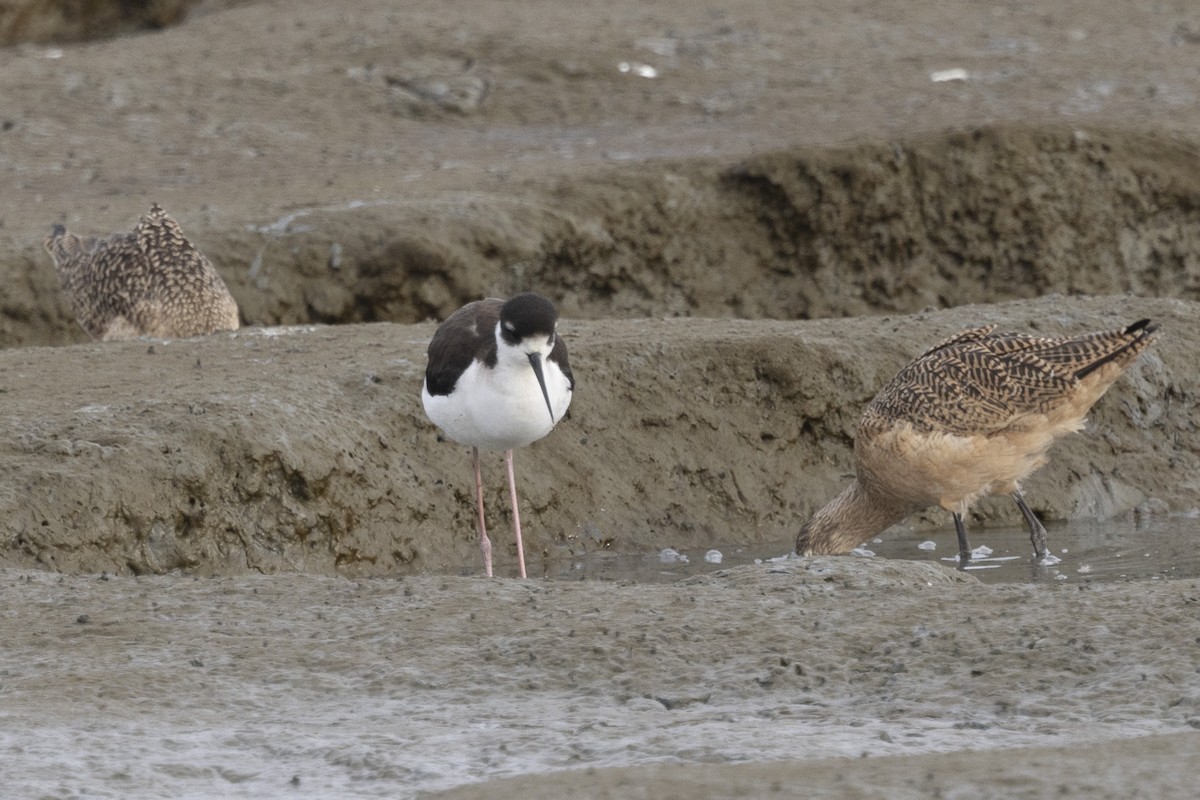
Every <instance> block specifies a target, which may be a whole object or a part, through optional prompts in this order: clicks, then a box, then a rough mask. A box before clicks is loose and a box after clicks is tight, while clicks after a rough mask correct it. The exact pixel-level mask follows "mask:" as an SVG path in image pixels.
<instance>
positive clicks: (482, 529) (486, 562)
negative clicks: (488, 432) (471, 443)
mask: <svg viewBox="0 0 1200 800" xmlns="http://www.w3.org/2000/svg"><path fill="white" fill-rule="evenodd" d="M471 467H472V469H474V470H475V511H476V513H477V515H478V516H477V517H476V518H475V522H476V525H477V526H478V528H479V549H480V550H482V551H483V571H484V572H485V573H487V576H488V577H489V578H490V577H492V541H491V539H489V538H488V535H487V524H486V523H484V521H483V472H482V471H481V470H480V468H479V448H478V447H472V448H471Z"/></svg>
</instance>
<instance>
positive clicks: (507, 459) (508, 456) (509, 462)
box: [504, 450, 525, 578]
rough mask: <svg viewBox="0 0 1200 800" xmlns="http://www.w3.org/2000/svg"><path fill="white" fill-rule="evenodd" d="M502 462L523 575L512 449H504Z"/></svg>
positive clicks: (522, 553) (515, 476) (523, 551)
mask: <svg viewBox="0 0 1200 800" xmlns="http://www.w3.org/2000/svg"><path fill="white" fill-rule="evenodd" d="M504 464H505V466H507V467H508V497H509V499H510V500H511V501H512V510H513V528H514V529H515V530H516V532H517V564H518V565H520V567H521V577H522V578H524V577H525V545H524V543H523V542H522V541H521V512H519V511H518V510H517V474H516V470H515V469H514V468H513V451H512V450H505V451H504Z"/></svg>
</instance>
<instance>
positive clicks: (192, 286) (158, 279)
mask: <svg viewBox="0 0 1200 800" xmlns="http://www.w3.org/2000/svg"><path fill="white" fill-rule="evenodd" d="M45 245H46V251H47V252H48V253H50V256H51V257H52V258H53V259H54V267H55V270H56V271H57V272H58V276H59V279H60V280H61V281H62V286H63V292H64V294H65V295H66V297H67V301H68V303H69V304H70V306H71V310H72V311H73V312H74V313H75V317H76V319H78V320H79V324H80V325H81V326H82V327H83V329H84V330H86V331H87V332H88V333H89V334H91V336H92V337H94V338H97V339H119V338H132V337H136V336H139V335H146V334H151V335H158V336H195V335H198V334H203V333H212V332H214V331H219V330H233V329H236V328H237V327H238V324H239V320H238V310H237V302H236V301H235V300H234V299H233V296H232V295H231V294H230V293H229V289H228V288H227V287H226V286H225V282H224V281H223V280H221V276H220V275H219V274H218V273H217V271H216V269H215V268H214V267H213V265H212V263H211V262H210V261H209V260H208V259H207V258H205V257H204V254H203V253H201V252H200V251H199V250H198V249H196V247H195V246H193V245H192V243H191V242H189V241H188V240H187V238H186V237H185V236H184V235H183V231H182V230H181V229H180V228H179V225H178V224H177V223H176V222H175V220H173V219H171V217H169V216H168V215H167V213H166V212H165V211H163V209H162V208H161V207H159V206H158V205H157V204H154V205H152V206H151V208H150V212H149V213H148V214H146V215H145V216H143V217H142V218H141V220H139V221H138V224H137V226H136V227H135V228H134V229H133V232H132V233H121V234H115V235H113V236H110V237H108V238H106V239H100V238H92V237H86V238H84V237H79V236H75V235H74V234H71V233H68V232H67V231H66V229H65V228H63V227H62V226H61V225H56V226H55V227H54V231H53V232H52V233H51V235H50V237H49V238H47V239H46V242H45Z"/></svg>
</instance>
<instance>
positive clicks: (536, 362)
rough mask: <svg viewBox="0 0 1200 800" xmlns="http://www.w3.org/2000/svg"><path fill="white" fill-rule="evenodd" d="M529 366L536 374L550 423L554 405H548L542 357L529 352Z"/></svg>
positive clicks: (548, 395) (552, 419)
mask: <svg viewBox="0 0 1200 800" xmlns="http://www.w3.org/2000/svg"><path fill="white" fill-rule="evenodd" d="M529 366H531V367H533V374H534V375H536V376H537V379H538V386H540V387H542V397H544V398H546V410H547V411H549V412H550V424H551V425H553V424H554V407H553V406H551V405H550V392H548V391H547V390H546V378H545V376H543V375H542V357H541V356H540V355H539V354H537V353H530V354H529Z"/></svg>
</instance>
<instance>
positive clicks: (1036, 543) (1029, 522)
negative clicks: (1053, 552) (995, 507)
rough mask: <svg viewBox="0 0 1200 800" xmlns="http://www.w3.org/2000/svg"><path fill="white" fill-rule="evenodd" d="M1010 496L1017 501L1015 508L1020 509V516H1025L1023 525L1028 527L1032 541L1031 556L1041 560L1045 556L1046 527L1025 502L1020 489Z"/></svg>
mask: <svg viewBox="0 0 1200 800" xmlns="http://www.w3.org/2000/svg"><path fill="white" fill-rule="evenodd" d="M1012 498H1013V500H1016V501H1017V508H1019V509H1021V516H1023V517H1024V518H1025V526H1026V527H1027V528H1029V541H1031V542H1033V557H1034V559H1036V560H1037V561H1041V560H1042V559H1043V558H1045V557H1046V528H1045V527H1044V526H1043V525H1042V521H1041V520H1039V519H1038V518H1037V517H1036V516H1035V515H1034V513H1033V509H1031V508H1030V507H1029V504H1028V503H1026V502H1025V498H1024V496H1023V495H1022V494H1021V490H1020V489H1017V490H1016V491H1014V492H1013V493H1012Z"/></svg>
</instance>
